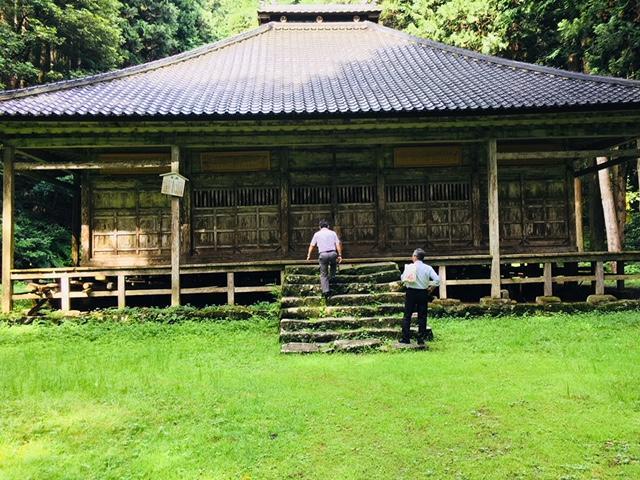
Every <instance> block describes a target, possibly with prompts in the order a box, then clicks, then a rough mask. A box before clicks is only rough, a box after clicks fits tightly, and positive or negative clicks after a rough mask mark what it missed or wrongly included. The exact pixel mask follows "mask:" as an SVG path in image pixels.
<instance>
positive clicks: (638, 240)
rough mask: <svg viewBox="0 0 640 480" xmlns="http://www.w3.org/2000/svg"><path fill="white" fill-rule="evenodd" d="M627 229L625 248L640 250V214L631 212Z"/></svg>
mask: <svg viewBox="0 0 640 480" xmlns="http://www.w3.org/2000/svg"><path fill="white" fill-rule="evenodd" d="M627 219H628V223H627V225H626V227H625V247H626V248H627V249H629V250H640V212H630V213H629V215H628V217H627Z"/></svg>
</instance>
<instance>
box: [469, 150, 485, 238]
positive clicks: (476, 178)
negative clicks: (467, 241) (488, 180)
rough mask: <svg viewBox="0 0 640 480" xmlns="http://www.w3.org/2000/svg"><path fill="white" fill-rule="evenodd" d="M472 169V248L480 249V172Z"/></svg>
mask: <svg viewBox="0 0 640 480" xmlns="http://www.w3.org/2000/svg"><path fill="white" fill-rule="evenodd" d="M477 162H478V159H477V158H476V165H474V167H473V171H472V173H471V210H472V212H473V213H472V221H473V227H472V228H473V246H474V247H476V248H477V247H480V245H481V243H482V206H481V203H482V200H481V195H480V172H479V171H478V170H479V169H478V165H477Z"/></svg>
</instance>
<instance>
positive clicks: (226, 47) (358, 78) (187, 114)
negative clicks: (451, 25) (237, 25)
mask: <svg viewBox="0 0 640 480" xmlns="http://www.w3.org/2000/svg"><path fill="white" fill-rule="evenodd" d="M628 106H633V107H634V108H635V107H639V106H640V82H636V81H630V80H622V79H615V78H609V77H597V76H590V75H584V74H579V73H572V72H567V71H563V70H557V69H552V68H545V67H540V66H536V65H530V64H525V63H519V62H513V61H508V60H503V59H500V58H496V57H491V56H486V55H481V54H478V53H474V52H471V51H467V50H462V49H459V48H453V47H449V46H446V45H442V44H439V43H436V42H432V41H429V40H424V39H420V38H416V37H412V36H410V35H406V34H404V33H401V32H398V31H396V30H393V29H390V28H386V27H383V26H381V25H377V24H374V23H371V22H353V21H351V22H344V23H343V22H322V23H290V22H284V23H280V22H271V23H267V24H265V25H262V26H260V27H258V28H256V29H253V30H250V31H248V32H245V33H243V34H240V35H237V36H235V37H232V38H229V39H226V40H223V41H220V42H217V43H213V44H210V45H206V46H204V47H201V48H198V49H196V50H192V51H190V52H186V53H183V54H180V55H176V56H173V57H169V58H166V59H163V60H159V61H156V62H152V63H148V64H144V65H139V66H135V67H130V68H127V69H124V70H119V71H115V72H109V73H105V74H100V75H95V76H92V77H88V78H83V79H77V80H68V81H63V82H58V83H53V84H49V85H43V86H37V87H32V88H27V89H22V90H14V91H8V92H4V93H0V119H7V118H16V119H17V118H40V119H45V118H51V119H53V118H56V119H65V118H69V119H70V118H80V117H82V118H110V119H126V118H140V117H145V118H155V119H161V118H212V119H215V118H219V119H224V118H230V117H235V118H251V117H258V118H261V117H280V116H282V115H332V116H341V117H350V116H351V117H353V116H354V115H369V116H371V115H373V114H376V115H377V114H380V113H383V112H387V113H389V114H394V115H395V114H404V113H418V114H427V113H433V114H441V115H449V114H456V113H461V112H476V113H484V112H494V113H495V112H506V113H508V112H518V111H532V110H540V109H545V110H551V111H554V110H558V109H566V108H570V109H575V108H595V107H598V108H605V107H606V108H618V107H628Z"/></svg>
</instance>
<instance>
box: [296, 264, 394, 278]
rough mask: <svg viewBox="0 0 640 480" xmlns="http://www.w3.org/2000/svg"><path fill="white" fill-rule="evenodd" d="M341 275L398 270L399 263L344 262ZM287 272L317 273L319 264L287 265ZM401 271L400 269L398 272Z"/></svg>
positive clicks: (299, 273)
mask: <svg viewBox="0 0 640 480" xmlns="http://www.w3.org/2000/svg"><path fill="white" fill-rule="evenodd" d="M338 269H339V273H340V274H341V275H368V274H371V273H376V272H384V271H389V270H398V265H396V264H395V263H394V262H380V263H360V264H358V263H352V264H342V265H340V266H339V267H338ZM284 271H285V274H287V275H288V274H295V275H316V274H317V273H318V264H317V263H314V264H306V265H290V266H287V267H285V270H284ZM399 273H400V271H399V270H398V274H399Z"/></svg>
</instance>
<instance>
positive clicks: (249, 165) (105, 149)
mask: <svg viewBox="0 0 640 480" xmlns="http://www.w3.org/2000/svg"><path fill="white" fill-rule="evenodd" d="M379 14H380V10H379V8H377V7H374V6H371V5H364V6H354V5H342V6H317V5H316V6H270V7H265V8H263V9H262V10H260V12H259V19H260V23H261V24H260V26H258V27H257V28H255V29H253V30H249V31H247V32H245V33H242V34H240V35H236V36H234V37H231V38H228V39H225V40H222V41H219V42H216V43H213V44H210V45H206V46H203V47H201V48H197V49H195V50H192V51H189V52H186V53H182V54H179V55H176V56H173V57H169V58H166V59H162V60H159V61H155V62H151V63H147V64H143V65H139V66H135V67H130V68H126V69H124V70H119V71H114V72H109V73H104V74H99V75H95V76H91V77H88V78H81V79H75V80H68V81H62V82H57V83H52V84H48V85H42V86H36V87H31V88H26V89H20V90H13V91H6V92H2V93H0V142H1V144H2V155H3V166H4V186H3V224H2V225H3V230H2V285H3V297H2V308H3V309H4V310H5V311H6V310H8V309H10V308H11V305H12V300H13V299H15V298H19V297H16V296H15V295H14V293H13V289H12V284H13V282H15V281H18V280H22V281H25V280H26V281H32V280H35V279H41V278H46V279H50V281H53V282H56V283H57V284H58V285H59V288H58V289H56V291H55V293H54V297H55V298H59V299H60V303H61V308H63V309H69V308H71V306H72V302H75V301H76V299H79V298H85V297H87V296H94V297H96V298H98V297H113V302H114V304H115V303H116V302H117V305H119V306H124V305H126V304H127V302H128V299H129V297H133V296H144V295H159V296H165V298H166V299H169V298H171V303H172V304H179V303H180V302H181V301H182V302H184V299H185V298H187V297H189V296H191V295H198V294H200V295H201V294H212V293H218V294H224V295H226V296H227V299H228V301H229V302H230V303H233V301H234V298H235V296H236V295H237V294H242V293H246V292H256V291H262V292H267V291H269V290H270V289H271V288H272V287H270V286H269V285H266V284H263V285H252V284H250V283H247V280H246V279H244V280H243V281H242V282H238V278H239V277H238V275H239V274H240V273H241V272H263V273H264V275H266V274H267V273H268V272H272V273H273V274H274V275H273V277H270V278H273V279H274V280H273V281H274V282H275V283H277V282H278V278H279V276H278V273H279V272H281V271H282V269H283V268H284V266H285V265H287V264H291V263H296V262H298V263H303V259H304V258H305V252H306V248H307V246H308V242H309V240H310V238H311V235H312V233H313V232H314V231H315V230H316V228H317V223H318V220H319V219H323V218H324V219H329V221H331V222H334V225H335V228H336V229H337V231H338V232H339V234H340V235H341V237H342V240H343V242H344V252H345V257H346V259H347V261H349V262H371V261H375V260H379V259H385V260H386V259H392V260H397V261H400V260H404V259H405V258H406V257H407V256H408V255H409V254H410V252H411V251H412V250H413V249H414V248H416V247H423V248H425V250H426V251H427V252H428V256H429V261H430V262H431V263H432V264H434V265H436V266H437V267H438V268H439V269H440V272H441V274H442V277H443V287H442V288H441V291H440V295H441V296H443V297H446V296H447V287H449V289H451V288H453V287H456V286H461V285H475V286H482V288H485V289H486V292H484V294H485V295H488V294H491V295H493V296H499V295H500V290H501V288H504V287H505V286H506V285H509V284H513V283H537V284H539V285H540V286H541V288H544V292H545V293H547V294H550V293H551V292H552V291H553V289H554V288H555V284H556V283H562V282H564V281H567V280H571V281H582V282H594V288H595V289H596V291H598V292H601V291H603V288H604V281H605V279H606V278H608V279H613V280H622V279H626V278H631V277H630V276H628V275H627V276H625V275H624V273H623V269H622V271H620V270H619V271H618V273H617V275H606V276H605V274H604V269H603V264H604V262H608V261H621V262H622V261H633V260H640V255H639V254H638V253H637V252H607V251H589V252H586V251H585V249H584V237H585V236H587V237H591V234H590V233H589V230H588V228H587V226H589V228H592V229H593V228H596V229H597V228H598V225H600V228H602V227H601V225H602V224H601V222H600V223H599V222H597V221H596V220H597V219H595V217H594V218H593V219H590V217H589V214H590V212H589V211H588V210H591V213H593V212H594V211H595V212H596V214H597V213H598V210H597V209H593V208H592V209H587V208H586V207H584V205H587V204H589V203H590V202H593V199H591V200H590V201H587V200H586V199H585V202H583V200H582V194H583V191H584V192H594V191H595V192H597V189H594V188H590V187H589V185H590V184H591V183H593V182H594V181H595V175H596V173H595V172H596V171H597V170H598V169H602V168H607V167H608V166H610V165H612V164H614V163H619V162H621V161H626V160H629V159H631V158H635V157H637V156H638V150H637V149H636V148H635V147H634V148H630V147H627V145H628V144H629V143H630V142H631V141H634V142H635V139H637V138H640V82H635V81H630V80H623V79H617V78H609V77H600V76H592V75H585V74H580V73H574V72H568V71H563V70H558V69H553V68H546V67H541V66H538V65H531V64H526V63H519V62H515V61H509V60H504V59H501V58H496V57H492V56H487V55H481V54H479V53H475V52H472V51H468V50H463V49H459V48H454V47H450V46H447V45H442V44H439V43H436V42H433V41H430V40H425V39H421V38H416V37H413V36H410V35H407V34H404V33H402V32H399V31H396V30H393V29H390V28H386V27H384V26H382V25H379V24H378V23H377V20H378V17H379ZM596 157H606V158H607V160H606V161H605V162H604V163H603V162H600V163H601V164H596V162H595V160H596ZM592 165H595V166H592ZM65 173H72V174H73V175H74V177H75V179H76V185H77V188H78V191H77V195H76V197H75V198H76V201H75V203H74V209H73V210H74V211H73V212H71V213H70V214H72V215H74V232H73V242H72V243H73V245H72V246H73V249H74V255H73V258H74V262H76V265H75V266H73V267H70V268H63V269H45V270H43V269H40V270H16V269H13V254H14V252H13V250H14V242H13V236H14V221H13V209H14V177H15V175H16V174H30V175H35V174H37V175H38V176H39V178H55V177H56V176H60V175H63V174H65ZM165 173H170V174H171V173H173V174H179V175H180V176H176V175H168V176H165V177H161V174H165ZM183 178H184V179H186V180H185V184H184V185H181V180H182V179H183ZM163 181H165V182H166V184H165V187H166V188H168V189H172V188H176V187H177V189H178V190H181V189H182V188H184V191H183V192H176V191H170V192H169V193H178V194H180V193H182V196H180V195H168V194H166V193H162V191H161V186H162V184H163ZM165 192H166V190H165ZM585 198H586V196H585ZM596 200H598V199H596ZM583 203H584V205H583ZM600 215H601V212H600ZM585 219H586V222H585V221H584V220H585ZM583 223H584V225H585V227H583ZM594 225H595V227H594ZM592 245H593V242H592ZM592 250H593V249H592ZM599 250H602V247H601V248H600V249H599ZM585 263H586V264H587V265H588V266H589V268H587V269H586V270H584V269H582V268H579V266H580V265H583V266H584V264H585ZM514 265H520V266H521V267H522V266H528V267H527V268H528V269H520V270H517V268H516V267H514ZM531 266H534V267H535V268H533V269H532V268H531ZM571 266H573V267H571ZM471 267H476V269H475V270H473V269H472V268H471ZM569 267H571V268H569ZM470 272H471V273H470ZM482 272H484V273H482ZM514 272H515V273H514ZM264 275H263V277H264ZM267 276H268V275H267ZM147 277H157V278H158V279H159V282H158V283H156V284H148V285H147V286H146V287H145V286H144V285H145V284H144V282H143V283H141V284H140V283H139V282H138V283H136V282H132V279H133V280H136V281H138V280H139V279H140V278H147ZM104 278H106V279H107V280H108V281H107V284H110V286H109V288H94V289H93V291H92V292H90V293H89V292H87V291H75V290H74V285H77V284H78V282H87V281H91V280H92V279H104ZM221 278H223V281H222V282H220V279H221ZM264 278H267V277H264ZM209 280H210V282H209ZM207 282H209V283H207ZM243 282H244V283H243ZM266 283H269V282H266ZM139 284H140V285H143V286H142V287H140V286H136V285H139ZM149 285H151V286H149ZM85 290H86V289H85ZM20 298H24V296H22V297H20Z"/></svg>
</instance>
